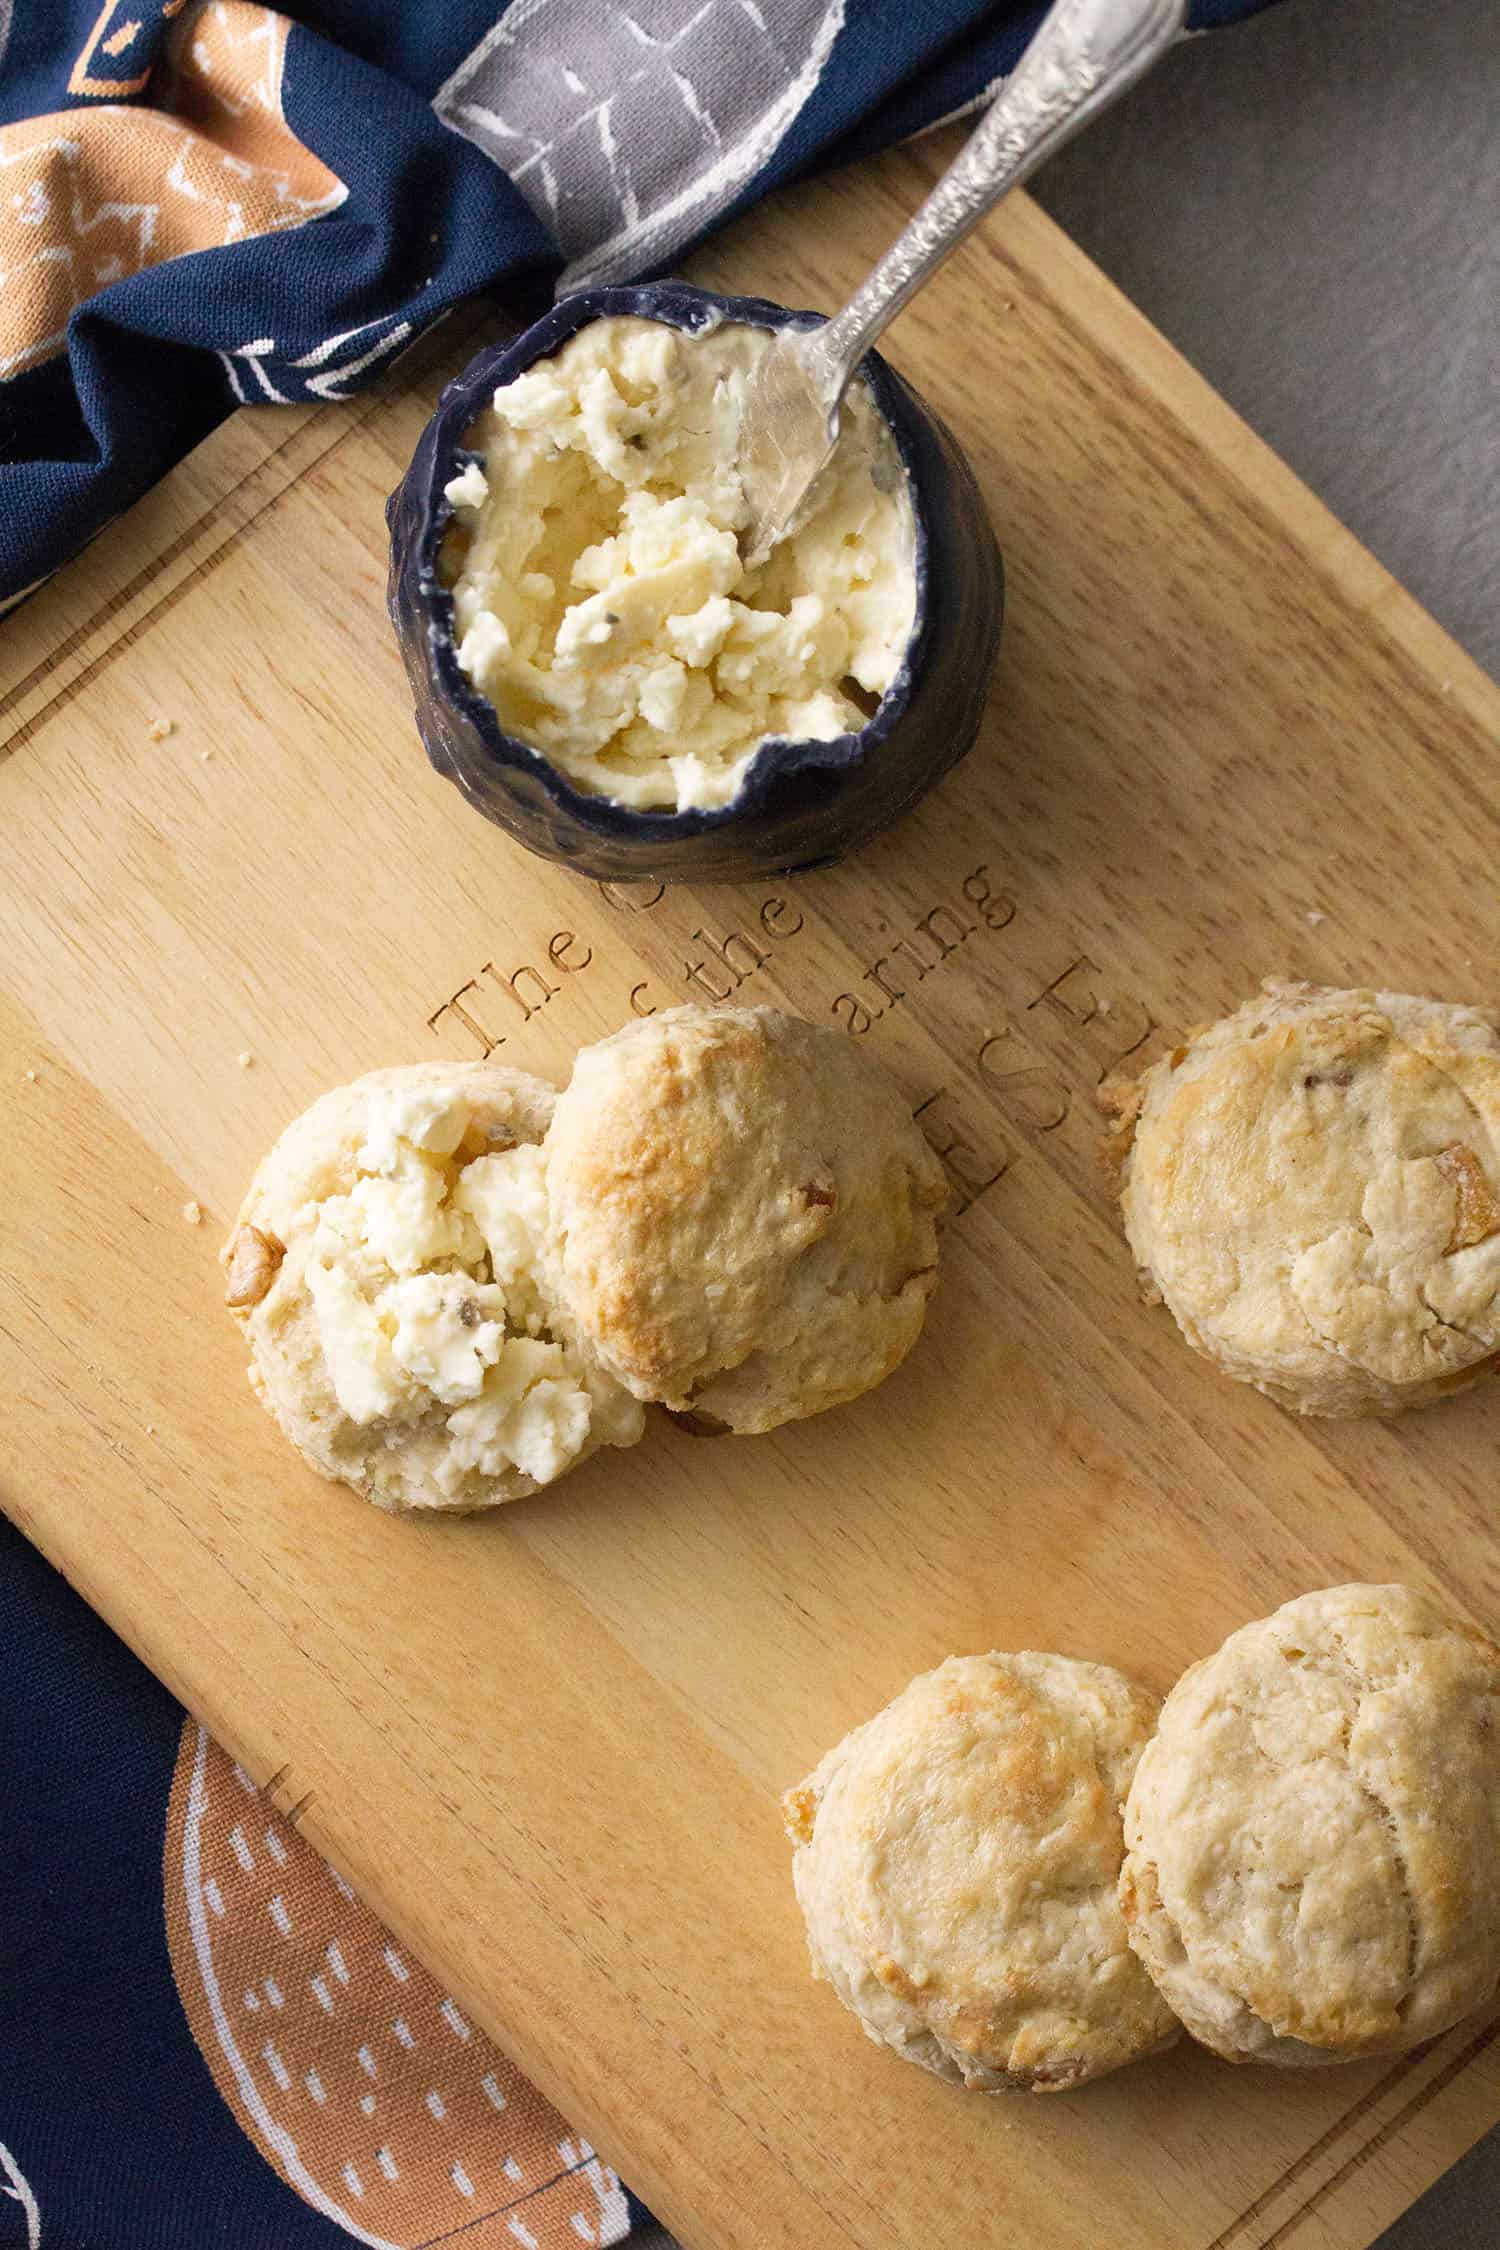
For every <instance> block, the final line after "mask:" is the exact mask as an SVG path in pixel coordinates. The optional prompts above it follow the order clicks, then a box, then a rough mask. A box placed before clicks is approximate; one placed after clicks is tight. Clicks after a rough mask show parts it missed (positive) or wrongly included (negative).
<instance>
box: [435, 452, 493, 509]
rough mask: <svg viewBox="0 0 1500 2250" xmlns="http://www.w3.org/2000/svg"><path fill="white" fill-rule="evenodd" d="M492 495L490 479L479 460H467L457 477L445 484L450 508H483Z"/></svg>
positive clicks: (444, 495)
mask: <svg viewBox="0 0 1500 2250" xmlns="http://www.w3.org/2000/svg"><path fill="white" fill-rule="evenodd" d="M489 496H490V488H489V482H488V479H487V478H486V476H485V473H484V471H483V469H481V467H480V466H479V463H478V462H477V461H466V462H465V464H464V466H463V467H462V468H461V469H460V470H459V472H458V475H457V476H456V477H450V478H449V479H448V482H447V483H446V484H445V485H444V486H443V497H444V499H445V500H446V501H447V503H448V505H449V507H450V508H482V507H483V506H484V504H485V502H486V500H488V498H489Z"/></svg>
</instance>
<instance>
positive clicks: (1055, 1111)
mask: <svg viewBox="0 0 1500 2250" xmlns="http://www.w3.org/2000/svg"><path fill="white" fill-rule="evenodd" d="M1027 1052H1029V1050H1028V1049H1026V1048H1025V1047H1024V1046H1023V1045H1021V1043H1020V1042H1019V1039H1018V1035H1017V1033H1016V1030H1015V1027H1014V1025H1012V1024H1007V1025H1006V1027H1005V1029H1004V1030H1003V1031H992V1032H991V1033H990V1035H989V1037H988V1038H987V1039H986V1040H985V1042H984V1045H983V1046H982V1047H981V1048H980V1050H979V1053H978V1056H977V1057H976V1062H977V1066H978V1070H979V1075H980V1077H981V1078H983V1079H984V1080H985V1081H986V1082H987V1084H989V1085H991V1086H993V1087H994V1089H995V1092H996V1093H997V1094H998V1095H999V1096H1000V1098H1001V1100H1002V1102H1003V1103H1004V1105H1005V1109H1006V1113H1007V1115H1008V1116H1010V1117H1011V1118H1012V1119H1014V1121H1015V1122H1016V1123H1017V1124H1018V1125H1029V1126H1031V1127H1032V1129H1033V1130H1034V1131H1035V1132H1038V1133H1053V1132H1056V1130H1057V1128H1058V1126H1059V1125H1061V1123H1062V1121H1063V1119H1064V1118H1065V1117H1066V1116H1067V1114H1068V1111H1069V1110H1070V1109H1071V1107H1072V1105H1073V1097H1072V1095H1071V1094H1070V1093H1069V1092H1068V1089H1067V1087H1066V1086H1065V1085H1064V1084H1063V1082H1062V1080H1061V1079H1060V1078H1059V1077H1058V1075H1057V1073H1056V1071H1053V1070H1048V1069H1047V1067H1046V1065H1045V1064H1043V1063H1035V1062H1031V1063H1029V1062H1024V1061H1022V1060H1021V1057H1022V1055H1024V1054H1025V1053H1027Z"/></svg>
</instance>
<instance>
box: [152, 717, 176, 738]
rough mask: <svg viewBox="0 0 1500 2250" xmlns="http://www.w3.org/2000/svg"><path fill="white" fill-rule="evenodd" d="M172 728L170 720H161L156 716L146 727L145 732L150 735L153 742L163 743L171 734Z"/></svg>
mask: <svg viewBox="0 0 1500 2250" xmlns="http://www.w3.org/2000/svg"><path fill="white" fill-rule="evenodd" d="M172 726H173V722H172V720H171V719H163V718H161V717H159V716H158V717H157V718H154V719H153V720H152V721H151V724H150V725H149V726H148V727H147V729H146V732H147V734H149V735H150V737H151V739H152V741H153V742H165V741H166V739H167V736H168V735H169V734H170V733H171V732H172Z"/></svg>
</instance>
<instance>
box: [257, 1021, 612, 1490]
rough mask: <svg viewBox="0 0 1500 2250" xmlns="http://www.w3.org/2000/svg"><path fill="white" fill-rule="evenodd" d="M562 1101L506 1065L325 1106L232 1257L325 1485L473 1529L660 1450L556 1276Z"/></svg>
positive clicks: (279, 1384)
mask: <svg viewBox="0 0 1500 2250" xmlns="http://www.w3.org/2000/svg"><path fill="white" fill-rule="evenodd" d="M554 1099H555V1096H554V1094H553V1090H552V1088H551V1087H550V1086H545V1085H543V1084H542V1083H541V1082H540V1081H539V1080H537V1079H534V1078H527V1077H525V1076H523V1075H522V1074H521V1073H520V1072H519V1071H512V1070H502V1069H499V1068H498V1067H496V1066H494V1065H491V1064H484V1063H474V1064H462V1063H454V1064H415V1065H412V1066H410V1067H408V1068H404V1069H394V1070H378V1071H373V1072H371V1073H370V1075H369V1076H368V1077H365V1078H360V1079H357V1080H356V1081H355V1082H354V1083H353V1084H352V1085H350V1086H341V1087H339V1088H338V1089H337V1090H336V1091H335V1092H333V1093H331V1094H326V1095H325V1096H324V1097H323V1099H322V1100H321V1101H318V1102H315V1103H314V1104H313V1106H312V1108H311V1109H309V1110H308V1111H307V1112H306V1113H305V1114H304V1115H303V1116H302V1117H299V1118H298V1119H297V1120H296V1122H295V1123H294V1124H292V1125H290V1126H289V1127H288V1128H287V1130H286V1131H285V1132H284V1133H283V1134H282V1136H281V1139H280V1140H279V1141H278V1142H277V1144H276V1146H275V1147H274V1148H273V1149H272V1151H271V1153H270V1154H269V1156H267V1158H266V1159H265V1161H264V1163H263V1164H262V1165H261V1167H260V1169H259V1171H258V1172H257V1174H256V1177H255V1180H254V1183H253V1184H252V1186H251V1189H250V1192H249V1194H248V1195H247V1197H246V1198H245V1203H244V1207H243V1209H242V1210H241V1213H240V1217H239V1222H238V1224H237V1225H236V1227H235V1229H234V1232H233V1233H232V1234H231V1236H230V1239H229V1241H228V1243H227V1244H226V1245H225V1249H224V1253H223V1255H224V1263H225V1269H226V1290H225V1296H226V1302H227V1303H228V1305H229V1307H230V1309H231V1310H232V1311H233V1312H234V1313H235V1315H236V1317H237V1318H238V1319H239V1320H240V1321H241V1323H242V1324H243V1326H244V1329H245V1332H246V1336H247V1338H248V1341H249V1344H250V1353H251V1369H250V1379H251V1382H252V1384H253V1385H254V1388H255V1390H256V1392H257V1394H258V1396H259V1397H260V1399H261V1400H262V1402H263V1403H264V1405H265V1406H266V1407H267V1408H268V1410H269V1411H270V1413H271V1414H272V1415H273V1416H274V1417H275V1419H276V1421H277V1422H278V1423H279V1424H280V1426H281V1428H282V1429H283V1430H284V1431H285V1433H286V1435H287V1436H288V1437H289V1438H290V1439H291V1441H292V1443H293V1444H294V1445H295V1446H296V1447H297V1448H298V1450H299V1451H300V1452H301V1453H302V1454H303V1455H304V1456H305V1458H306V1459H307V1460H308V1461H310V1462H311V1464H312V1466H313V1467H314V1468H315V1469H318V1470H320V1471H321V1472H322V1474H323V1475H324V1476H328V1477H334V1478H336V1479H338V1480H339V1481H340V1482H341V1483H344V1484H348V1485H352V1486H353V1487H354V1489H355V1490H356V1491H358V1492H362V1493H363V1494H364V1495H365V1496H366V1497H367V1498H368V1499H371V1500H373V1501H374V1502H375V1503H376V1505H377V1506H379V1507H382V1508H391V1509H405V1508H426V1509H442V1510H448V1511H453V1512H463V1511H467V1510H472V1509H476V1508H487V1507H493V1506H495V1505H496V1504H497V1503H498V1502H500V1501H504V1500H515V1499H520V1498H522V1497H523V1496H525V1495H526V1494H528V1493H532V1492H536V1491H537V1490H539V1489H540V1488H541V1487H542V1486H543V1485H547V1484H551V1483H552V1482H553V1481H554V1480H555V1479H556V1478H557V1477H559V1476H561V1475H562V1474H563V1473H564V1471H565V1470H567V1469H570V1468H572V1467H573V1466H574V1465H575V1464H576V1463H577V1462H579V1461H581V1460H583V1459H584V1458H585V1456H586V1455H588V1454H589V1453H592V1452H593V1451H594V1450H595V1448H596V1447H597V1446H600V1445H632V1444H634V1443H635V1441H636V1439H637V1438H638V1437H639V1436H640V1434H641V1427H642V1414H641V1409H640V1407H639V1406H638V1405H637V1403H636V1401H635V1400H634V1399H633V1398H631V1396H630V1395H629V1393H628V1392H627V1391H626V1390H624V1389H623V1388H622V1387H621V1385H620V1384H618V1383H617V1382H616V1381H615V1380H614V1378H613V1377H612V1376H610V1375H609V1374H607V1373H606V1372H605V1371H604V1370H603V1369H602V1368H601V1367H600V1366H599V1364H598V1362H597V1360H596V1358H595V1357H594V1355H593V1354H592V1353H591V1352H590V1351H589V1350H588V1348H587V1347H586V1346H585V1345H584V1344H582V1343H581V1342H580V1340H579V1338H578V1336H577V1334H576V1332H575V1330H574V1327H573V1324H572V1323H571V1321H570V1320H569V1319H568V1317H567V1315H566V1312H565V1310H564V1308H563V1307H562V1305H561V1304H560V1302H559V1300H558V1297H557V1294H556V1291H555V1289H554V1287H553V1284H552V1281H551V1278H550V1276H549V1273H548V1270H547V1266H546V1259H545V1241H546V1234H547V1223H546V1189H545V1185H544V1180H543V1164H542V1154H541V1149H540V1147H539V1145H538V1144H539V1143H540V1141H541V1138H542V1135H543V1133H544V1132H545V1131H546V1127H547V1123H548V1120H549V1118H550V1117H551V1114H552V1106H553V1102H554Z"/></svg>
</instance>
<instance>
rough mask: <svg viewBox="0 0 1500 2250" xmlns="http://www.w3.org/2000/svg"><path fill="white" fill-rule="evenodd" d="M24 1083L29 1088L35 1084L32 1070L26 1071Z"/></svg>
mask: <svg viewBox="0 0 1500 2250" xmlns="http://www.w3.org/2000/svg"><path fill="white" fill-rule="evenodd" d="M26 1082H27V1084H28V1085H30V1086H34V1085H35V1084H36V1072H35V1071H34V1070H28V1071H27V1073H26Z"/></svg>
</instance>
